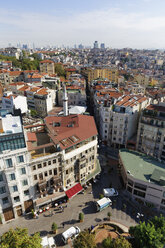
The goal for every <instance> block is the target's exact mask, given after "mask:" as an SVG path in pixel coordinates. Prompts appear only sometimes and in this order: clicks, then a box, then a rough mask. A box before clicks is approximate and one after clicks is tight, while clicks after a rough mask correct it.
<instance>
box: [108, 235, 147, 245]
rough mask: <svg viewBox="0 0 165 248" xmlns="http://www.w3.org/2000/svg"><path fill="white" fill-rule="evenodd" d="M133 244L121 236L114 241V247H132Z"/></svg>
mask: <svg viewBox="0 0 165 248" xmlns="http://www.w3.org/2000/svg"><path fill="white" fill-rule="evenodd" d="M131 247H132V245H131V244H130V243H129V242H128V241H127V240H126V239H125V238H124V237H122V236H121V237H120V238H117V239H115V240H114V241H113V246H112V248H131ZM148 248H149V247H148Z"/></svg>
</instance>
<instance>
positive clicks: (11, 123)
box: [0, 115, 22, 136]
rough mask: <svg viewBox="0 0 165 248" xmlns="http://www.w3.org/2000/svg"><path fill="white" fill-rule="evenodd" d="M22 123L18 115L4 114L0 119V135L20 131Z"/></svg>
mask: <svg viewBox="0 0 165 248" xmlns="http://www.w3.org/2000/svg"><path fill="white" fill-rule="evenodd" d="M21 132H22V125H21V120H20V117H19V116H12V115H6V116H5V117H1V119H0V136H2V135H8V134H13V133H21Z"/></svg>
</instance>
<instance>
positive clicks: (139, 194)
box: [133, 190, 145, 198]
mask: <svg viewBox="0 0 165 248" xmlns="http://www.w3.org/2000/svg"><path fill="white" fill-rule="evenodd" d="M133 193H134V195H138V196H140V197H143V198H145V193H144V192H141V191H138V190H134V192H133Z"/></svg>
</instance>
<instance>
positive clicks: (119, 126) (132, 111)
mask: <svg viewBox="0 0 165 248" xmlns="http://www.w3.org/2000/svg"><path fill="white" fill-rule="evenodd" d="M149 104H150V100H149V98H147V97H143V96H140V95H128V96H122V97H121V99H120V100H118V101H117V102H116V103H115V104H114V105H113V107H112V112H111V116H110V124H109V140H108V142H109V145H111V146H114V147H125V146H126V144H127V141H128V140H129V139H130V138H131V137H132V136H133V135H135V134H136V132H137V127H138V119H139V117H140V112H141V110H142V109H144V108H145V107H146V106H147V105H149Z"/></svg>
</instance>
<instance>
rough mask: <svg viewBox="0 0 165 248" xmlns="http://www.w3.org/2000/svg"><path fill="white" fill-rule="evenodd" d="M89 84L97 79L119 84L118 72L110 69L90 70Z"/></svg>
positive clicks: (88, 72)
mask: <svg viewBox="0 0 165 248" xmlns="http://www.w3.org/2000/svg"><path fill="white" fill-rule="evenodd" d="M87 75H88V82H90V81H92V80H94V79H97V78H103V79H105V78H106V79H108V80H109V81H111V82H116V83H117V82H118V70H115V69H110V68H103V69H101V68H98V69H88V71H87Z"/></svg>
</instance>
